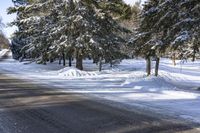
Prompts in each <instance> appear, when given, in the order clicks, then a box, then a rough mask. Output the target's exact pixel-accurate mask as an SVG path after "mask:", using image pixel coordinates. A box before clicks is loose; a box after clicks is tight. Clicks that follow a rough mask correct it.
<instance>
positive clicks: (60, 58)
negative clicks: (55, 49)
mask: <svg viewBox="0 0 200 133" xmlns="http://www.w3.org/2000/svg"><path fill="white" fill-rule="evenodd" d="M61 60H62V57H61V56H60V55H59V65H61Z"/></svg>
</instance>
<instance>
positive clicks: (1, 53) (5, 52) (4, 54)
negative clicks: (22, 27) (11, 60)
mask: <svg viewBox="0 0 200 133" xmlns="http://www.w3.org/2000/svg"><path fill="white" fill-rule="evenodd" d="M8 52H9V50H8V49H2V50H0V58H2V57H4V56H7V55H8Z"/></svg>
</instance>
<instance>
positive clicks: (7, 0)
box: [0, 0, 144, 38]
mask: <svg viewBox="0 0 200 133" xmlns="http://www.w3.org/2000/svg"><path fill="white" fill-rule="evenodd" d="M124 1H125V2H126V3H128V4H134V3H135V2H136V1H137V0H124ZM142 1H144V0H142ZM10 6H13V3H12V0H4V1H3V2H1V4H0V16H1V17H2V18H3V22H4V23H5V24H7V23H9V22H12V21H13V20H14V19H15V14H13V15H7V11H6V10H7V8H8V7H10ZM15 30H16V27H6V28H4V33H5V35H6V36H7V37H8V38H10V37H11V34H12V33H13V32H14V31H15Z"/></svg>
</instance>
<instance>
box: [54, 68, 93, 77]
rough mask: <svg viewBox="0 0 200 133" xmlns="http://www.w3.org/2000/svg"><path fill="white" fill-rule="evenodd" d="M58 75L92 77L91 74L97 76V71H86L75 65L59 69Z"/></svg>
mask: <svg viewBox="0 0 200 133" xmlns="http://www.w3.org/2000/svg"><path fill="white" fill-rule="evenodd" d="M58 75H59V76H61V77H63V78H74V77H77V78H81V77H91V76H96V75H97V73H96V72H86V71H81V70H79V69H77V68H74V67H66V68H63V69H61V70H59V71H58Z"/></svg>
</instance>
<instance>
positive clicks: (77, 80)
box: [0, 59, 200, 123]
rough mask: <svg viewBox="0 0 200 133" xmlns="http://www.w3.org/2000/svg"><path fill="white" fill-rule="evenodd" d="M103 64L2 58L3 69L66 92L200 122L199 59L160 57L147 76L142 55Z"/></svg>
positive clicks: (1, 70) (0, 63) (0, 67)
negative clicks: (157, 69)
mask: <svg viewBox="0 0 200 133" xmlns="http://www.w3.org/2000/svg"><path fill="white" fill-rule="evenodd" d="M154 63H155V62H153V63H152V64H154ZM73 65H74V63H73ZM103 68H104V70H103V71H102V72H98V66H96V64H92V61H90V60H86V61H84V70H85V71H80V70H77V69H76V68H74V67H72V68H68V67H66V68H64V67H63V66H59V65H58V63H57V62H55V63H53V64H48V65H38V64H35V63H32V64H29V63H28V62H22V63H19V62H18V61H14V60H13V59H6V60H4V61H1V62H0V73H9V75H11V76H18V77H19V76H20V77H19V78H22V79H27V80H32V81H34V82H36V83H39V84H46V85H49V86H52V87H57V88H61V89H62V90H63V91H64V92H66V93H83V94H85V95H90V96H92V97H94V98H95V97H96V98H98V99H101V102H105V103H107V102H108V101H113V102H115V104H117V106H119V107H122V108H123V107H124V106H128V107H129V109H131V108H132V109H134V107H135V106H137V107H139V108H143V109H147V110H150V111H153V112H157V113H160V114H164V115H171V116H175V117H177V118H183V119H186V120H192V121H194V122H199V123H200V90H198V89H200V60H198V61H196V62H191V61H187V62H186V61H177V65H176V66H173V65H172V61H171V60H169V59H161V63H160V75H159V77H154V76H150V77H146V76H145V61H144V60H143V59H138V60H124V61H122V63H121V64H118V65H115V66H114V67H113V68H110V67H109V65H104V66H103ZM153 71H154V70H153V68H152V73H153ZM19 74H20V75H19ZM113 105H114V104H113Z"/></svg>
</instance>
